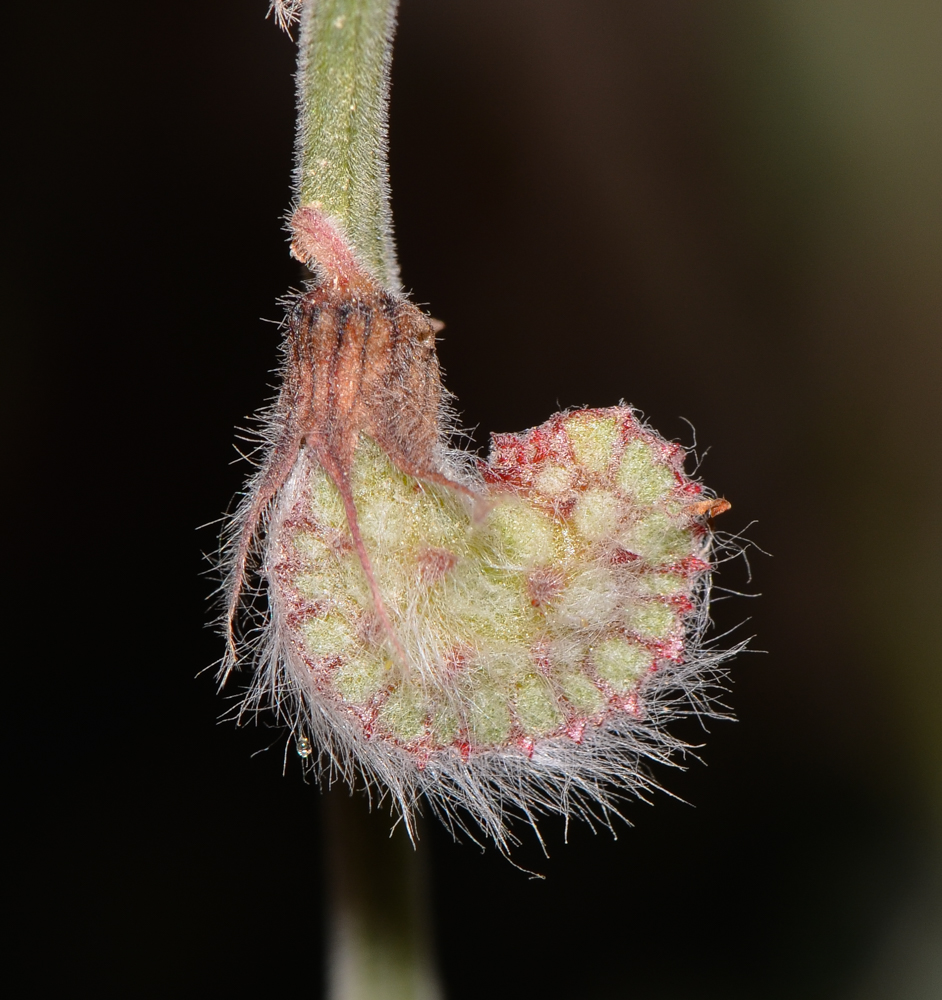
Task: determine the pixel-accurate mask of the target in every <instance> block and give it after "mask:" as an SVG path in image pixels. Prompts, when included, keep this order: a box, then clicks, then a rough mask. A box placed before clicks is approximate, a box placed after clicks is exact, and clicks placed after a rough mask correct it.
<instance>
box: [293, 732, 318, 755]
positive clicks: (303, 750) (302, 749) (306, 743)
mask: <svg viewBox="0 0 942 1000" xmlns="http://www.w3.org/2000/svg"><path fill="white" fill-rule="evenodd" d="M295 747H296V749H297V751H298V756H299V757H310V756H311V754H312V753H313V752H314V748H313V747H312V746H311V741H310V740H309V739H308V738H307V737H306V736H299V737H298V738H297V740H296V741H295Z"/></svg>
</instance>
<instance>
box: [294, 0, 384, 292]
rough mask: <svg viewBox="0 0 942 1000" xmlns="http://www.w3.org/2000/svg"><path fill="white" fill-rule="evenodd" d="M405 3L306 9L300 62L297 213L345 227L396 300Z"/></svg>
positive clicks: (314, 2) (327, 4)
mask: <svg viewBox="0 0 942 1000" xmlns="http://www.w3.org/2000/svg"><path fill="white" fill-rule="evenodd" d="M396 7H397V0H307V2H306V3H305V4H304V7H303V10H302V13H301V34H300V40H299V46H300V48H299V56H298V78H297V79H298V128H297V159H296V163H295V195H296V198H297V207H300V208H304V207H312V208H317V209H319V210H320V211H322V212H323V213H324V214H325V215H327V216H328V217H330V218H331V219H332V220H333V221H334V222H335V223H337V225H338V226H339V228H340V230H341V232H342V233H343V234H344V235H345V236H346V238H347V241H348V243H349V244H350V246H351V247H352V249H353V252H354V254H355V256H356V257H357V259H358V261H359V263H360V264H361V265H362V266H363V267H364V268H365V269H366V270H367V271H368V272H369V273H370V274H371V275H372V277H373V278H374V279H375V280H376V281H378V282H379V283H380V284H381V285H384V286H385V287H386V288H388V289H390V290H392V291H396V290H398V284H399V268H398V265H397V263H396V251H395V246H394V244H393V238H392V213H391V210H390V207H389V177H388V170H387V166H386V149H387V122H388V105H389V66H390V60H391V54H392V36H393V31H394V29H395V23H396Z"/></svg>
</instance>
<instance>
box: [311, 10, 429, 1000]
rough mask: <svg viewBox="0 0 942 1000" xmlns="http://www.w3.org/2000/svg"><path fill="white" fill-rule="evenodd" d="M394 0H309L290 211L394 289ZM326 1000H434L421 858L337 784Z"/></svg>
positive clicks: (329, 857)
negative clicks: (307, 211) (325, 227)
mask: <svg viewBox="0 0 942 1000" xmlns="http://www.w3.org/2000/svg"><path fill="white" fill-rule="evenodd" d="M396 7H397V0H306V2H305V3H304V6H303V9H302V12H301V31H300V39H299V54H298V75H297V86H298V127H297V149H296V160H295V178H294V180H295V199H296V205H295V207H296V208H314V209H317V210H319V212H321V213H323V215H325V216H326V217H327V218H328V219H329V220H330V222H331V223H333V225H334V226H336V228H337V229H338V230H339V232H340V234H341V236H342V237H343V238H344V239H345V240H346V243H347V244H348V247H349V250H350V251H352V253H353V255H354V257H355V258H356V261H357V264H358V265H359V266H360V267H362V268H363V269H364V270H365V271H367V272H368V273H369V274H370V276H371V277H372V278H373V279H374V280H375V281H377V282H378V283H379V284H381V285H383V286H384V287H385V288H387V289H389V290H390V291H398V290H399V269H398V265H397V263H396V252H395V246H394V243H393V238H392V215H391V211H390V206H389V177H388V170H387V166H386V149H387V143H386V136H387V121H388V113H387V109H388V105H389V66H390V60H391V54H392V36H393V30H394V28H395V22H396ZM324 808H325V814H326V830H325V833H326V837H325V843H326V862H327V876H328V883H329V886H330V892H329V898H328V996H329V998H330V1000H439V998H440V996H441V991H440V990H439V987H438V980H437V977H436V974H435V966H434V960H433V954H432V947H431V938H430V927H429V921H428V919H427V913H426V911H427V905H426V899H425V880H424V878H423V865H422V858H421V856H420V855H419V853H418V851H417V850H415V849H414V848H413V845H412V844H411V843H410V841H409V838H408V836H407V835H406V832H405V830H404V829H403V828H402V827H401V826H400V828H399V829H397V830H396V831H395V832H394V834H393V835H392V836H391V837H390V835H389V823H388V818H387V817H385V816H382V815H377V814H372V815H371V814H370V813H369V811H368V810H367V807H366V803H365V802H364V801H363V800H362V798H361V797H360V796H350V795H348V794H346V792H345V790H344V789H342V788H339V787H338V788H335V789H333V790H328V791H327V792H326V793H325V795H324Z"/></svg>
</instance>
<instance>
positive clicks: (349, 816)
mask: <svg viewBox="0 0 942 1000" xmlns="http://www.w3.org/2000/svg"><path fill="white" fill-rule="evenodd" d="M324 807H325V811H326V831H325V832H326V845H327V861H328V873H327V876H328V884H329V886H330V896H329V911H328V919H329V928H328V970H327V980H328V990H327V995H328V997H329V1000H440V997H441V990H440V989H439V985H438V979H437V976H436V973H435V965H434V959H433V953H432V944H431V928H430V927H429V921H428V919H427V907H426V894H425V878H424V877H423V876H424V865H423V864H422V856H421V855H420V854H419V852H418V851H417V850H416V849H415V848H413V846H412V844H411V843H410V842H409V838H408V836H407V835H406V832H405V830H404V829H403V828H402V826H400V827H399V828H398V829H397V830H396V831H395V832H394V833H393V835H392V836H390V835H389V826H388V818H387V817H385V816H383V815H382V814H376V813H372V814H371V813H370V812H368V811H367V808H366V803H365V802H364V801H363V800H362V798H361V797H360V796H351V795H349V794H348V793H347V791H346V789H344V788H341V787H336V788H333V789H331V790H329V791H327V792H326V793H325V795H324Z"/></svg>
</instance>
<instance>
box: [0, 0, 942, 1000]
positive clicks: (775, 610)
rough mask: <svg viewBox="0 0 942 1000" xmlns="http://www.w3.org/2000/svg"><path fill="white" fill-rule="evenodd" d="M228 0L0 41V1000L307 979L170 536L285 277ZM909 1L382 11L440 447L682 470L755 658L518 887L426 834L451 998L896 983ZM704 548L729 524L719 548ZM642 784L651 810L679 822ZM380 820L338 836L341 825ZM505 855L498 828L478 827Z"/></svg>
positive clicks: (269, 120) (412, 267)
mask: <svg viewBox="0 0 942 1000" xmlns="http://www.w3.org/2000/svg"><path fill="white" fill-rule="evenodd" d="M264 14H265V2H264V0H238V2H233V0H226V2H223V0H207V2H205V3H201V4H195V5H185V6H181V5H166V4H143V5H135V6H132V7H128V8H125V9H123V10H118V9H116V8H114V7H113V6H111V5H89V4H81V5H79V4H72V5H65V4H52V5H44V7H43V12H42V14H41V15H38V14H37V13H36V12H35V10H33V11H29V10H19V9H17V10H14V9H12V8H11V10H10V11H9V12H8V13H7V18H6V21H7V25H8V29H7V36H6V37H7V42H6V46H5V48H6V49H7V50H8V51H7V55H6V56H5V61H4V69H3V73H4V74H5V75H7V76H8V80H7V82H6V83H5V86H4V88H3V91H4V94H5V96H6V100H5V104H6V105H7V107H6V109H5V112H4V125H5V128H4V131H5V133H6V134H7V136H8V145H7V148H6V152H5V154H4V167H5V174H6V176H7V187H6V192H7V194H6V198H5V199H4V205H3V214H4V216H5V218H6V220H7V221H6V225H5V226H4V231H5V236H6V239H5V241H4V244H5V246H4V254H5V257H6V262H5V264H4V266H3V269H2V274H0V281H2V288H3V293H4V305H5V316H6V320H7V333H6V336H5V338H4V349H5V352H6V354H7V361H6V364H5V365H4V375H5V378H4V382H5V387H4V392H3V401H4V405H5V407H6V410H7V412H6V417H5V421H4V425H5V426H6V427H7V428H8V431H7V453H8V455H9V456H10V458H11V465H12V470H13V474H12V475H11V479H10V480H9V485H8V487H7V491H6V492H7V495H8V498H9V501H10V508H9V509H10V513H9V514H8V515H7V522H6V523H7V531H8V532H9V536H10V538H11V541H12V556H13V559H12V572H11V573H10V574H8V577H9V578H10V583H11V585H12V595H11V597H10V598H8V599H7V602H6V606H7V607H8V609H9V610H10V615H8V617H7V627H6V632H7V636H8V638H7V645H8V655H7V667H6V672H7V674H8V676H9V677H10V678H11V679H12V684H11V685H10V687H11V688H12V691H11V694H10V695H9V700H8V702H7V712H6V715H5V719H4V738H5V741H6V747H7V748H6V750H5V760H6V762H7V767H8V787H9V788H10V789H11V791H10V793H9V794H8V796H7V798H8V802H9V805H10V812H9V818H8V821H7V823H8V826H9V827H10V828H12V830H13V831H14V832H15V833H16V834H18V835H19V847H18V848H17V849H16V850H15V851H10V852H9V853H8V859H9V860H10V861H11V862H12V871H13V881H14V882H15V883H17V884H18V885H20V886H21V887H22V888H23V889H24V890H25V891H24V892H23V894H22V895H21V896H20V897H19V900H20V901H19V902H18V903H17V907H18V909H17V910H16V913H17V915H18V918H17V924H18V927H19V928H20V930H21V931H22V933H23V940H24V941H25V942H26V944H25V945H24V946H23V947H22V948H21V949H20V954H21V955H26V956H27V957H28V958H30V959H31V960H30V961H29V962H28V963H27V965H26V966H25V969H26V972H25V973H24V975H25V976H26V977H27V978H25V979H24V980H23V985H22V986H21V991H22V995H28V994H29V992H30V991H31V989H34V990H35V992H36V993H37V994H38V995H50V994H49V992H48V989H49V987H51V986H52V985H53V984H54V983H61V982H65V983H72V984H77V983H80V982H84V983H87V984H88V985H89V986H96V985H97V986H100V987H103V988H106V989H121V990H122V992H123V993H125V994H127V995H142V996H144V995H167V993H168V991H169V990H171V989H177V988H179V989H183V988H184V987H196V988H205V989H212V990H213V991H214V992H219V993H222V992H224V991H226V992H230V991H235V992H236V993H237V995H238V994H239V993H253V994H257V995H263V996H271V995H283V994H285V993H288V992H291V993H298V992H299V991H303V995H305V996H314V997H316V996H318V995H319V991H320V990H321V988H322V956H323V947H322V943H321V935H322V929H323V923H324V918H323V912H322V892H323V878H322V874H321V868H320V865H321V861H320V854H319V851H320V844H321V834H320V827H319V793H318V791H317V789H316V788H314V787H310V786H306V785H305V784H304V782H303V780H302V777H301V774H300V769H299V767H297V766H296V765H295V764H294V763H292V762H291V761H290V760H289V762H288V767H287V772H286V773H285V774H284V775H283V774H282V770H283V760H284V738H283V735H282V734H281V733H280V732H279V731H278V730H276V729H273V728H266V726H265V725H261V726H259V727H257V728H248V729H243V730H236V729H235V728H233V727H232V726H231V725H229V724H222V725H219V724H217V717H218V715H219V714H220V712H221V711H222V710H223V709H224V707H225V704H226V703H225V702H224V701H223V700H221V699H220V698H218V697H217V696H216V694H215V689H214V683H213V679H212V672H211V670H210V671H207V672H205V673H202V674H200V671H202V670H204V668H206V667H208V666H211V665H212V664H213V663H214V661H215V660H216V659H217V658H218V657H219V655H220V654H221V643H220V640H219V638H218V637H217V636H216V635H215V634H213V632H212V631H211V630H210V629H208V628H207V627H206V622H207V621H208V620H209V618H210V617H211V616H212V609H211V607H210V605H209V604H208V603H207V597H208V595H209V593H210V591H211V589H212V581H211V580H210V579H208V578H207V577H206V576H203V575H201V574H203V573H204V572H205V571H206V570H207V569H208V564H207V562H206V561H205V559H204V557H203V553H205V552H211V551H212V550H213V549H214V546H215V536H214V532H215V530H216V529H215V528H213V527H209V528H204V529H202V530H196V529H197V526H198V525H201V524H204V523H206V522H211V521H213V520H214V519H216V518H218V517H219V516H220V514H221V513H222V512H223V510H224V509H226V507H227V505H228V504H229V501H230V498H231V497H232V496H233V495H234V494H235V493H236V491H237V490H238V488H239V485H240V483H241V481H242V479H243V477H244V475H245V473H246V467H245V466H244V465H232V464H230V463H231V461H232V459H233V458H234V457H235V453H234V451H233V449H232V442H233V440H234V436H233V428H234V427H235V426H236V425H240V424H243V425H244V423H245V418H246V415H247V414H249V413H251V412H252V411H253V410H254V409H256V408H257V407H258V406H260V405H261V404H262V403H263V402H264V401H265V399H266V398H267V397H268V396H269V395H270V389H269V388H267V386H268V385H270V384H271V382H272V376H271V375H270V374H267V373H269V372H270V370H271V369H272V368H273V367H274V365H275V363H276V359H277V344H278V331H277V329H276V326H275V325H273V324H271V323H267V322H263V320H268V321H270V320H278V319H279V318H280V311H279V307H278V305H277V304H276V300H277V299H278V297H279V296H280V295H281V294H283V293H284V292H285V291H286V290H287V289H288V288H289V287H290V286H292V285H296V284H297V282H298V275H297V272H296V271H295V265H294V264H293V263H292V261H291V260H290V259H289V258H288V255H287V252H286V245H285V237H284V232H283V229H282V221H281V220H282V214H283V212H284V211H285V210H286V208H287V207H288V204H289V197H290V196H289V188H288V180H289V171H290V168H291V156H292V149H291V147H292V128H293V95H292V78H291V74H292V71H293V59H294V52H293V46H292V43H291V42H290V40H289V39H287V38H285V37H284V36H282V35H281V34H280V33H279V32H278V31H277V30H276V29H275V27H274V26H273V25H272V24H271V23H270V22H265V20H264ZM940 49H942V7H940V6H939V5H937V4H932V3H928V2H920V0H900V2H897V3H886V2H877V0H853V2H851V0H825V2H821V0H791V2H789V3H785V4H783V3H779V2H773V0H713V2H711V3H698V2H693V0H657V2H639V0H510V2H508V0H474V2H471V0H449V2H442V0H403V5H402V11H401V22H400V32H399V37H398V42H397V50H396V59H395V64H394V74H393V76H394V84H393V101H392V116H391V172H392V184H393V191H394V211H395V220H396V229H397V237H398V242H399V248H400V256H401V263H402V270H403V277H404V280H405V283H406V286H407V287H408V288H409V289H410V290H412V292H413V293H414V297H415V299H416V300H417V301H419V302H422V303H426V304H428V306H429V308H430V309H431V311H432V312H433V314H434V315H436V316H439V317H441V318H442V319H444V320H445V321H446V322H447V329H446V331H445V334H444V340H443V342H442V344H441V356H442V359H443V363H444V366H445V369H446V373H447V384H448V386H449V387H450V388H451V390H452V391H453V392H455V394H456V395H457V397H458V401H459V408H460V410H461V413H462V415H463V420H464V422H465V424H466V425H467V426H470V427H472V428H475V440H476V442H477V444H478V445H479V446H480V447H482V448H485V447H486V443H487V434H488V433H489V432H490V431H506V430H520V429H523V428H525V427H530V426H532V425H534V424H537V423H540V422H542V421H543V420H544V419H545V418H546V417H547V416H549V414H550V413H552V412H554V411H555V410H556V409H558V408H559V407H562V406H571V405H580V404H586V405H598V406H607V405H611V404H613V403H616V402H617V401H618V400H619V399H622V398H623V399H625V400H626V401H628V402H631V403H633V404H634V405H636V406H637V407H639V408H640V409H642V410H643V411H644V413H645V414H646V415H647V416H648V418H649V419H650V420H651V421H652V423H653V424H654V426H655V427H657V428H658V429H659V430H660V431H661V432H662V433H664V434H665V435H666V436H668V437H676V438H678V439H680V440H681V441H683V442H685V443H688V444H689V443H690V441H691V430H690V427H689V426H688V425H687V424H686V423H685V422H684V420H683V419H682V418H687V419H688V420H690V421H691V422H692V423H693V425H694V426H695V428H696V434H697V441H698V444H699V446H700V449H701V450H705V449H706V448H707V447H708V448H709V454H708V455H707V456H706V458H705V460H704V463H703V466H702V470H701V471H702V475H703V476H704V478H705V480H706V481H707V482H708V483H709V484H710V485H711V486H712V487H714V488H715V489H716V490H717V491H718V492H719V493H721V494H723V495H725V496H727V497H728V498H730V499H731V501H732V503H733V509H732V511H731V512H730V513H729V514H726V515H724V517H723V522H722V524H721V527H722V528H724V529H726V530H730V531H739V530H745V531H746V534H747V536H748V537H749V538H750V539H752V540H754V541H755V543H756V544H757V545H759V546H761V548H762V549H764V550H766V551H767V552H768V553H770V556H765V555H762V554H760V553H757V552H753V554H752V556H751V564H752V570H753V579H752V582H751V583H749V582H747V580H746V575H745V571H744V568H743V567H742V565H739V564H736V565H731V566H729V567H726V568H724V569H723V571H722V575H721V578H720V582H721V584H723V585H725V586H728V587H730V588H732V589H744V590H748V591H751V592H752V593H756V594H761V597H757V598H754V599H753V598H737V599H731V600H729V601H726V602H724V603H722V604H718V605H717V606H716V615H715V617H716V620H717V628H718V630H725V629H728V628H733V627H735V626H737V625H740V623H743V624H741V626H740V628H739V630H738V631H737V632H736V633H735V635H736V636H742V637H745V636H747V635H750V636H754V637H755V638H754V639H753V641H752V646H753V647H754V649H756V650H757V651H761V652H758V653H756V654H754V655H746V656H742V657H740V658H739V660H737V661H736V663H735V664H734V666H733V668H732V681H733V683H732V690H731V694H730V703H731V705H732V706H733V708H734V709H735V712H736V715H737V716H738V721H737V722H725V723H717V724H714V725H711V726H710V732H709V733H708V734H706V735H704V734H702V733H700V732H699V731H698V730H696V729H695V728H689V729H687V730H682V735H685V736H687V737H688V738H689V739H691V740H692V741H694V742H705V746H704V747H703V749H702V751H700V755H701V757H702V759H703V762H704V763H702V764H700V763H695V762H691V766H690V768H689V770H687V771H667V770H665V771H664V772H663V773H661V774H660V775H659V777H660V779H661V781H662V782H663V783H664V785H665V786H666V787H667V788H668V789H669V791H670V792H671V793H673V794H674V795H676V796H677V797H678V798H671V797H669V796H668V795H664V794H662V795H659V796H657V797H656V798H655V800H654V805H653V807H650V806H646V805H632V806H629V807H628V809H627V817H628V818H629V819H630V821H631V823H632V824H633V826H631V827H628V826H626V825H623V826H619V827H618V828H617V830H616V832H617V839H613V838H612V836H611V835H610V834H609V833H607V832H605V831H602V832H600V833H599V834H597V835H593V834H592V833H591V832H590V831H589V830H588V829H586V828H584V827H575V828H572V829H571V830H570V833H569V843H568V844H565V843H564V842H563V830H562V828H561V827H560V825H559V824H554V823H549V824H548V825H547V828H546V829H547V839H548V844H549V849H550V858H549V860H545V859H543V858H542V856H541V855H540V854H539V852H538V851H536V850H535V848H534V846H533V844H532V840H529V839H528V838H527V837H526V836H525V834H524V845H523V847H522V849H521V851H520V853H519V855H518V856H517V857H518V860H519V861H520V862H521V864H523V865H524V866H528V867H532V868H535V869H536V870H538V871H540V872H541V873H543V874H545V875H546V876H547V877H546V879H545V880H543V881H532V880H529V879H528V878H527V877H526V876H525V875H524V874H521V872H519V871H518V870H516V869H514V868H513V867H511V866H510V865H509V864H507V863H506V861H504V860H503V859H502V858H501V857H500V856H499V855H498V854H497V853H496V852H495V851H488V852H486V853H484V854H481V852H480V851H479V850H478V849H476V848H475V847H474V846H473V845H470V844H464V845H456V844H453V843H452V842H450V840H449V839H448V838H447V836H446V835H445V834H444V833H443V832H442V831H440V830H439V829H437V828H435V827H434V826H433V825H431V824H429V826H428V827H427V828H426V831H425V836H424V839H423V841H422V843H421V845H420V850H421V851H422V852H423V855H424V856H426V857H428V858H429V860H430V864H431V866H432V872H433V896H434V908H435V909H434V921H435V928H436V935H437V944H438V949H439V953H440V956H441V962H442V967H443V973H444V977H445V981H446V985H447V989H448V994H449V996H450V997H451V998H452V1000H464V998H469V1000H470V998H479V997H495V998H500V997H511V996H514V997H516V996H524V995H540V996H550V997H555V996H566V997H579V998H582V997H586V998H621V997H625V998H632V1000H634V998H645V1000H647V998H650V1000H675V998H677V1000H680V998H683V1000H688V998H703V1000H713V998H717V1000H719V998H723V1000H737V998H755V997H763V998H766V997H768V998H793V997H799V996H800V997H803V998H829V1000H830V998H834V1000H890V998H894V1000H896V998H899V1000H935V998H939V997H942V721H940V714H942V680H940V678H942V663H940V659H942V657H940V640H939V632H940V629H939V623H940V618H942V612H940V605H942V592H940V591H942V588H940V583H939V579H940V571H939V566H940V558H942V542H940V527H939V525H940V519H939V516H938V514H937V512H936V510H935V508H936V506H937V505H938V503H939V497H940V493H942V481H940V479H942V471H940V470H942V463H940V461H939V455H938V449H939V442H940V439H942V438H940V433H942V427H940V416H942V393H940V385H942V377H940V376H942V371H940V369H942V363H940V362H942V342H940V336H939V335H940V332H942V194H940V179H942V115H940V109H942V96H940V95H942V59H940V58H939V52H940ZM747 526H748V527H747ZM681 800H682V801H681ZM380 821H381V822H386V820H385V818H380ZM521 833H523V831H521Z"/></svg>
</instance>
